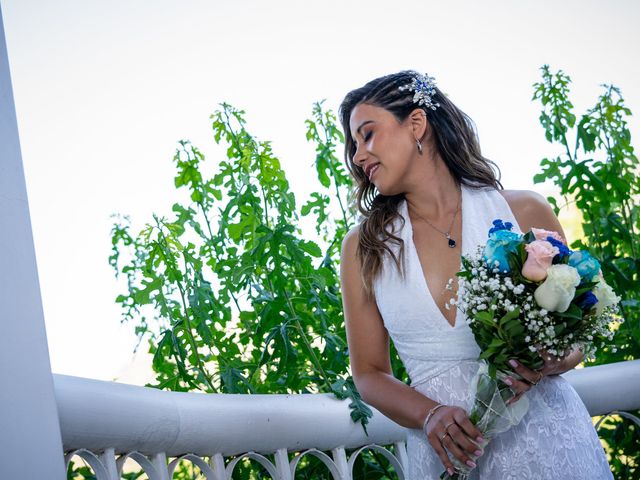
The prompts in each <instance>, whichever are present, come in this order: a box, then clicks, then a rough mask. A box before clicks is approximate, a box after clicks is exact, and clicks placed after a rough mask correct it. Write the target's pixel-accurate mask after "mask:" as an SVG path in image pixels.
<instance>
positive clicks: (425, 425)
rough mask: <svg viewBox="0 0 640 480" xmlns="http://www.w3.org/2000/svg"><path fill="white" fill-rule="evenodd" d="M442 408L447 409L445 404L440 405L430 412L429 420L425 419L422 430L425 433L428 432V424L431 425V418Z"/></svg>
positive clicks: (428, 414)
mask: <svg viewBox="0 0 640 480" xmlns="http://www.w3.org/2000/svg"><path fill="white" fill-rule="evenodd" d="M441 407H446V405H444V404H443V403H438V404H437V405H436V406H435V407H433V408H431V410H429V413H427V418H425V419H424V423H423V424H422V430H423V431H424V432H426V431H427V424H428V423H429V420H431V417H432V416H433V414H434V413H436V410H438V409H439V408H441Z"/></svg>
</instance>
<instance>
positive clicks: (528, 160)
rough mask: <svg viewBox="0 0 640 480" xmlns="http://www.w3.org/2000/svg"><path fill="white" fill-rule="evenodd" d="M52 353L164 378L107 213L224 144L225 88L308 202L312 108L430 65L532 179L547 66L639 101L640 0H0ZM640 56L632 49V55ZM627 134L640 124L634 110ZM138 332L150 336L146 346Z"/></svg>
mask: <svg viewBox="0 0 640 480" xmlns="http://www.w3.org/2000/svg"><path fill="white" fill-rule="evenodd" d="M0 5H1V6H2V14H3V17H4V26H5V34H6V37H7V48H8V52H9V62H10V67H11V75H12V82H13V89H14V98H15V103H16V112H17V118H18V129H19V134H20V141H21V147H22V157H23V163H24V169H25V176H26V181H27V192H28V195H29V205H30V210H31V220H32V228H33V234H34V243H35V249H36V258H37V262H38V271H39V278H40V287H41V292H42V301H43V308H44V315H45V324H46V329H47V337H48V343H49V353H50V358H51V365H52V370H53V371H54V372H55V373H62V374H67V375H76V376H83V377H89V378H96V379H103V380H113V379H119V380H120V381H126V382H129V383H140V384H142V383H144V382H145V381H148V380H149V379H150V375H149V371H148V368H149V366H148V359H146V358H145V356H144V355H140V354H138V356H137V357H135V358H134V354H133V349H134V347H135V345H136V338H135V335H134V333H133V325H128V324H124V325H123V324H121V323H120V311H119V308H118V306H117V305H116V304H115V301H114V299H115V297H116V296H117V295H118V293H120V288H119V285H118V284H117V282H116V281H115V279H114V276H113V272H112V270H111V267H110V266H109V265H108V262H107V258H108V256H109V254H110V248H111V245H110V229H111V226H112V219H111V217H110V216H111V215H112V214H114V213H121V214H128V215H130V216H131V217H132V219H133V222H134V225H140V226H142V224H143V223H144V222H145V221H148V220H149V219H150V218H151V214H152V213H153V212H155V213H160V214H162V213H165V214H168V213H169V212H170V208H171V205H172V203H173V201H174V200H175V199H176V197H175V194H174V192H175V190H174V188H173V164H172V157H173V154H174V152H175V149H176V145H177V141H179V140H181V139H189V140H191V141H192V142H193V143H194V144H195V145H196V146H198V147H199V148H200V149H201V150H203V151H204V152H205V153H206V154H210V155H219V152H218V151H217V150H216V149H215V148H214V146H213V145H214V142H213V139H212V135H211V122H210V119H209V116H210V114H211V113H213V112H214V110H216V108H218V105H219V104H220V103H221V102H228V103H231V104H232V105H234V106H236V107H238V108H242V109H244V110H245V111H246V118H247V121H248V126H249V129H250V130H251V131H252V132H253V133H254V134H255V135H257V136H258V137H259V138H260V139H262V140H271V141H272V142H273V149H274V151H275V153H276V155H277V156H278V157H279V158H280V159H281V161H282V164H283V168H284V169H285V171H286V172H287V175H288V178H289V181H290V184H291V186H292V189H293V191H294V192H295V193H296V197H297V199H298V203H299V204H301V203H302V201H303V200H304V199H305V198H306V196H307V195H308V194H309V193H310V191H312V190H313V188H310V186H309V185H310V183H309V180H308V179H309V175H312V174H313V173H312V172H313V159H314V151H313V146H312V145H310V144H308V143H307V142H306V140H305V125H304V120H305V119H306V118H309V117H310V114H311V109H312V104H313V102H316V101H319V100H322V99H326V105H327V106H328V107H330V108H332V109H334V110H335V109H337V107H338V105H339V103H340V101H341V99H342V98H343V96H344V95H345V93H347V92H348V91H349V90H351V89H353V88H357V87H359V86H361V85H363V84H364V83H366V82H367V81H369V80H371V79H373V78H375V77H377V76H380V75H384V74H387V73H392V72H395V71H399V70H403V69H415V70H419V71H422V72H426V73H429V74H430V75H432V76H435V78H436V81H437V83H438V86H439V87H440V88H441V89H442V90H443V91H444V92H446V93H447V94H448V95H449V98H450V99H451V100H453V102H454V103H456V105H458V106H459V107H460V108H461V109H462V110H464V111H465V112H466V113H467V114H469V116H470V117H471V118H472V119H473V120H474V121H475V123H476V126H477V129H478V135H479V138H480V144H481V147H482V151H483V154H484V155H485V156H486V157H488V158H491V159H492V160H494V161H495V162H497V163H498V165H499V166H500V168H501V170H502V179H503V183H504V185H505V186H506V187H507V188H518V189H534V190H537V191H540V192H541V193H548V192H549V188H548V187H544V186H540V185H534V184H533V182H532V177H533V175H534V174H535V173H537V172H538V171H539V163H540V160H541V159H542V158H544V157H545V156H549V155H554V154H556V153H557V150H556V149H555V148H554V147H552V146H551V145H549V144H548V143H547V142H546V141H545V139H544V134H543V130H542V128H541V127H540V125H539V122H538V116H539V113H540V111H539V107H538V104H536V103H534V102H532V100H531V98H532V94H533V88H532V84H533V83H534V82H536V81H538V80H539V79H540V67H541V66H542V65H543V64H549V65H550V66H551V68H552V69H553V70H554V71H555V70H557V69H562V70H564V71H565V72H566V73H567V74H569V75H570V76H571V78H572V80H573V83H572V85H571V90H572V96H571V98H572V101H573V103H574V105H575V107H576V112H577V113H578V114H580V113H582V112H584V111H585V110H586V109H587V108H588V107H589V106H590V105H592V104H593V102H595V100H596V99H597V96H598V95H599V94H600V92H601V91H602V87H600V85H601V84H603V83H607V84H610V83H613V84H615V85H616V86H618V87H620V88H621V89H622V92H623V95H624V97H625V99H626V103H627V105H628V106H629V107H630V108H631V109H632V111H634V112H640V89H639V88H638V87H639V85H640V82H639V81H640V61H639V60H638V58H640V57H639V55H638V47H639V46H640V42H639V40H640V33H639V32H640V29H638V24H639V22H640V3H638V2H636V1H632V0H628V1H627V0H624V1H623V0H614V1H609V2H604V1H591V0H564V1H562V2H557V1H554V0H535V1H533V0H518V1H516V0H512V1H507V0H484V1H482V2H478V1H474V0H464V1H463V0H454V1H449V2H435V1H431V0H420V1H404V0H398V1H395V2H388V1H379V0H368V1H363V0H352V1H344V0H323V1H321V2H319V1H306V2H301V1H269V2H267V1H264V0H262V1H260V0H208V1H195V0H181V1H177V0H173V1H169V0H153V1H151V0H134V1H131V0H130V1H122V0H116V1H108V2H107V1H97V0H58V1H51V0H50V1H45V0H0ZM634 58H635V60H634ZM631 127H632V137H633V138H635V139H637V138H638V135H639V134H640V124H639V123H638V120H637V118H635V117H634V118H633V119H632V120H631ZM141 349H142V350H146V348H145V347H144V346H142V347H141Z"/></svg>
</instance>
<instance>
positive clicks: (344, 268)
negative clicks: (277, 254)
mask: <svg viewBox="0 0 640 480" xmlns="http://www.w3.org/2000/svg"><path fill="white" fill-rule="evenodd" d="M357 245H358V231H357V229H354V230H352V231H351V232H349V233H348V234H347V236H346V237H345V239H344V242H343V244H342V260H341V263H340V280H341V288H342V303H343V308H344V318H345V327H346V330H347V342H348V344H349V358H350V360H351V373H352V375H353V380H354V382H355V384H356V387H357V388H358V391H359V392H360V395H361V396H362V398H363V400H364V401H365V402H367V403H368V404H370V405H372V406H373V407H375V408H377V409H378V410H380V411H381V412H382V413H384V414H385V415H386V416H388V417H389V418H391V419H393V420H394V421H395V422H396V423H399V424H400V425H403V426H405V427H409V428H421V427H422V422H424V420H425V417H426V415H427V412H428V411H429V410H430V409H431V408H432V407H434V406H435V405H436V402H434V401H433V400H431V399H429V398H427V397H425V396H424V395H422V394H420V393H419V392H417V391H415V390H414V389H413V388H411V387H409V386H408V385H406V384H405V383H403V382H401V381H400V380H398V379H396V378H395V377H394V376H393V374H392V372H391V362H390V359H389V335H388V333H387V330H386V329H385V328H384V325H383V322H382V317H381V316H380V312H379V311H378V307H377V305H376V303H375V300H374V299H372V298H367V297H366V295H365V293H364V288H363V285H362V279H361V277H360V264H359V261H358V258H357V256H356V249H357Z"/></svg>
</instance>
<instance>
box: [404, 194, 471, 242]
mask: <svg viewBox="0 0 640 480" xmlns="http://www.w3.org/2000/svg"><path fill="white" fill-rule="evenodd" d="M461 202H462V192H460V198H459V199H458V206H457V207H456V212H455V213H454V214H453V218H452V219H451V223H450V224H449V228H448V229H447V231H446V232H443V231H442V230H440V229H439V228H438V227H436V226H435V225H434V224H433V223H431V222H430V221H429V220H427V219H426V218H424V217H423V216H422V215H420V214H419V213H418V212H417V211H416V210H415V209H414V211H413V213H415V214H416V216H417V217H418V218H419V219H421V220H424V221H425V222H427V224H428V225H429V226H430V227H431V228H433V229H434V230H436V231H437V232H439V233H441V234H442V235H444V236H445V238H446V239H447V240H448V241H449V246H450V247H451V248H454V247H455V246H456V241H455V240H454V239H452V238H451V229H452V228H453V222H455V221H456V217H457V216H458V212H459V211H460V203H461Z"/></svg>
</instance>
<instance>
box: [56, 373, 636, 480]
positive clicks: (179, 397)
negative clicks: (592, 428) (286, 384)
mask: <svg viewBox="0 0 640 480" xmlns="http://www.w3.org/2000/svg"><path fill="white" fill-rule="evenodd" d="M565 377H566V378H567V379H568V380H569V381H570V382H571V383H572V385H573V386H574V388H575V389H576V390H577V392H578V393H579V394H580V396H581V397H582V399H583V401H584V402H585V404H586V405H587V408H588V410H589V412H590V413H591V415H594V416H595V415H603V414H608V413H611V412H614V411H631V410H636V409H639V408H640V360H635V361H630V362H623V363H618V364H611V365H603V366H598V367H590V368H585V369H578V370H574V371H572V372H570V373H568V374H566V375H565ZM54 383H55V392H56V398H57V403H58V410H59V416H60V425H61V430H62V441H63V444H64V449H65V451H66V452H67V454H66V460H67V463H68V462H69V461H70V460H71V458H72V457H73V456H74V455H78V456H80V457H81V458H83V459H84V460H85V461H86V462H87V463H88V464H89V465H90V466H91V468H92V469H93V470H94V472H95V473H96V476H97V478H98V480H116V479H119V478H120V474H121V471H122V467H123V465H124V462H125V461H126V460H127V459H132V460H134V461H135V462H137V463H138V464H139V465H140V467H141V468H142V469H143V470H144V471H145V472H146V473H147V475H148V477H149V479H150V480H169V479H171V477H172V474H173V471H174V469H175V468H176V465H177V464H178V462H179V461H181V460H183V459H184V460H189V461H191V462H192V463H193V464H195V465H197V466H198V467H199V468H200V469H201V471H202V473H203V474H204V475H205V476H206V478H207V479H209V480H228V479H230V478H231V475H232V473H233V471H234V469H235V467H236V465H237V464H238V462H240V461H242V460H243V459H244V458H249V459H251V460H254V461H256V462H258V463H259V464H261V465H262V466H263V467H264V468H265V469H266V470H267V472H269V474H270V475H271V476H272V477H273V478H274V479H276V480H292V479H293V478H294V477H295V471H296V467H297V465H298V463H299V462H300V460H301V459H302V458H303V457H304V456H305V455H313V456H315V457H317V458H318V459H319V460H320V461H322V462H323V463H324V464H325V465H326V466H327V469H328V471H329V472H330V473H331V475H332V477H333V478H334V479H336V480H350V479H351V478H352V470H353V465H354V462H355V460H356V458H357V457H358V456H359V454H360V453H361V452H362V451H363V450H364V449H367V448H369V449H373V450H375V451H376V452H378V453H380V454H382V455H383V456H385V457H386V459H387V460H388V461H389V463H390V465H391V467H393V468H394V469H395V470H396V472H397V474H398V478H399V479H401V480H402V479H403V478H404V474H403V471H404V470H405V468H406V450H405V445H404V438H405V429H404V428H402V427H400V426H398V425H396V424H395V423H393V422H392V421H390V420H388V419H387V418H386V417H384V416H382V415H381V414H379V413H377V412H376V414H375V415H374V417H373V419H371V421H370V423H369V425H368V427H367V429H368V435H366V434H365V432H364V430H363V429H362V427H361V426H360V425H359V424H354V423H353V422H352V420H351V418H350V416H349V407H348V401H346V400H345V401H339V400H336V399H335V398H334V397H333V396H332V395H325V394H322V395H207V394H201V393H178V392H164V391H159V390H155V389H152V388H145V387H136V386H132V385H124V384H118V383H111V382H103V381H98V380H88V379H84V378H77V377H69V376H64V375H54ZM632 420H633V421H635V422H636V423H638V424H639V425H640V420H638V419H637V418H636V417H633V418H632ZM381 445H394V449H393V450H394V452H393V453H392V452H391V451H390V450H389V449H387V448H384V447H382V446H381ZM351 449H355V450H354V451H352V452H351V454H350V455H347V451H348V450H351ZM324 452H330V455H329V454H327V453H324ZM228 456H234V458H233V460H228V459H226V458H225V457H228ZM269 457H271V458H272V459H270V458H269Z"/></svg>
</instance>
